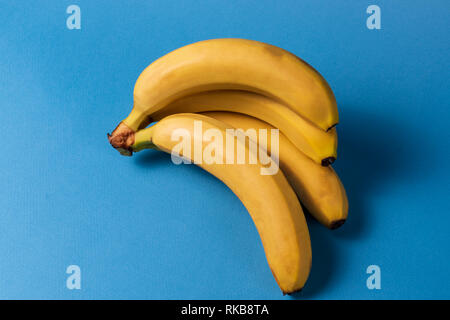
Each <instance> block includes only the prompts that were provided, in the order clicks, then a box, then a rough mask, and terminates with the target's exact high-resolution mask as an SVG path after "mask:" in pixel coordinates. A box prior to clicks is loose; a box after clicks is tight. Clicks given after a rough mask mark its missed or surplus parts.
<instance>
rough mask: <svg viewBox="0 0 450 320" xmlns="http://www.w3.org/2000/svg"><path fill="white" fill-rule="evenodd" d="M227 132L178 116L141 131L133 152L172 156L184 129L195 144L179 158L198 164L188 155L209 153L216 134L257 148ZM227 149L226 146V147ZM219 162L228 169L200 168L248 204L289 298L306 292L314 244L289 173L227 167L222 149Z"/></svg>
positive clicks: (204, 119)
mask: <svg viewBox="0 0 450 320" xmlns="http://www.w3.org/2000/svg"><path fill="white" fill-rule="evenodd" d="M199 122H200V123H201V129H202V131H201V134H200V136H199V134H198V131H196V124H198V123H199ZM227 128H229V126H227V125H225V124H224V123H222V122H220V121H218V120H215V119H212V118H210V117H206V116H203V115H199V114H175V115H172V116H169V117H167V118H164V119H162V120H161V121H159V122H158V123H156V124H155V125H153V126H151V127H149V128H147V129H143V130H140V131H138V132H137V133H136V135H135V142H134V144H133V145H132V149H133V151H140V150H142V149H145V148H157V149H159V150H162V151H165V152H167V153H171V152H172V150H175V148H176V146H177V145H178V144H179V143H180V142H179V139H173V138H174V137H175V136H174V134H176V133H177V132H180V130H182V132H184V133H185V134H186V133H187V135H188V136H189V137H190V138H191V139H190V141H188V144H186V145H185V148H183V149H181V150H179V154H180V155H181V156H182V157H183V158H185V159H190V160H194V161H195V156H192V152H189V151H188V150H194V149H195V148H196V146H198V144H200V146H201V152H205V150H206V149H207V148H208V146H207V145H206V146H204V142H205V140H206V138H205V136H204V135H203V133H204V132H207V131H208V130H209V129H213V130H216V132H219V133H220V135H221V136H222V137H223V139H230V141H234V146H241V147H245V151H246V152H248V153H249V155H250V153H252V152H254V149H253V148H252V147H251V146H252V144H253V146H254V144H255V142H253V141H250V140H249V139H248V138H247V139H245V140H239V139H237V138H236V137H235V136H234V135H232V134H230V133H229V132H227V131H226V129H227ZM178 137H179V136H178ZM215 139H219V138H217V137H216V138H215ZM174 140H176V141H174ZM222 142H223V141H222ZM222 145H223V146H225V142H223V143H222ZM244 145H245V146H244ZM188 146H189V147H188ZM195 152H196V151H194V153H195ZM227 152H228V151H227ZM215 157H218V159H221V160H220V161H222V162H223V163H224V164H220V163H218V162H215V163H211V162H208V163H207V162H206V161H203V162H199V161H197V162H198V163H197V164H198V165H199V166H200V167H201V168H203V169H205V170H206V171H208V172H209V173H211V174H212V175H214V176H216V177H217V178H218V179H220V180H222V181H223V182H224V183H225V184H226V185H227V186H228V187H229V188H230V189H231V190H232V191H233V192H234V193H235V194H236V195H237V196H238V198H239V199H240V200H241V201H242V203H243V204H244V205H245V207H246V208H247V210H248V212H249V213H250V215H251V217H252V219H253V221H254V223H255V225H256V228H257V230H258V232H259V235H260V237H261V241H262V243H263V246H264V250H265V253H266V258H267V261H268V263H269V266H270V268H271V270H272V273H273V275H274V277H275V279H276V281H277V283H278V285H279V287H280V288H281V290H282V291H283V293H291V292H294V291H297V290H300V289H301V288H302V287H303V286H304V284H305V282H306V280H307V278H308V275H309V271H310V267H311V244H310V238H309V232H308V227H307V225H306V221H305V217H304V215H303V212H302V208H301V206H300V203H299V201H298V199H297V197H296V195H295V193H294V191H293V190H292V188H291V186H290V185H289V183H288V181H287V180H286V178H285V177H284V175H283V173H282V172H281V171H280V170H278V171H277V173H276V174H274V175H261V172H260V170H261V167H262V165H261V164H260V163H256V164H237V163H234V164H226V157H225V152H224V151H223V150H221V149H220V148H218V149H217V150H216V153H215ZM216 159H217V158H216Z"/></svg>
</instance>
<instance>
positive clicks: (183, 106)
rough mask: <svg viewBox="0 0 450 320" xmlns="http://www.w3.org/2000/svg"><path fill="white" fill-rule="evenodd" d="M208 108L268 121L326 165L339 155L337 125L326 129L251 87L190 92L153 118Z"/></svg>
mask: <svg viewBox="0 0 450 320" xmlns="http://www.w3.org/2000/svg"><path fill="white" fill-rule="evenodd" d="M206 111H231V112H239V113H243V114H247V115H249V116H252V117H255V118H258V119H261V120H263V121H265V122H268V123H270V124H271V125H273V126H274V127H276V128H278V129H280V131H281V132H283V134H285V135H286V137H287V138H288V139H289V140H290V141H291V142H292V143H293V144H294V145H295V146H296V147H297V148H298V149H299V150H301V151H302V152H303V153H304V154H306V155H307V156H308V157H309V158H311V159H313V160H314V161H315V162H317V163H319V164H322V165H324V166H326V165H329V164H330V163H332V162H333V161H334V160H335V159H336V157H337V134H336V128H332V129H331V130H330V131H328V132H325V131H323V130H321V129H320V128H318V127H316V126H314V125H313V124H311V122H309V121H307V120H305V119H304V118H302V117H301V116H299V115H298V114H296V113H295V112H294V111H292V110H291V109H290V108H288V107H286V106H285V105H283V104H281V103H279V102H276V101H275V100H273V99H270V98H267V97H265V96H263V95H260V94H256V93H251V92H248V91H237V90H218V91H207V92H201V93H197V94H194V95H190V96H187V97H185V98H181V99H178V100H176V101H174V102H172V103H171V104H169V105H168V106H167V107H166V108H163V109H161V110H160V111H159V112H156V113H154V114H153V115H152V119H153V120H154V121H159V120H161V119H162V118H164V117H166V116H168V115H171V114H174V113H183V112H190V113H198V112H206Z"/></svg>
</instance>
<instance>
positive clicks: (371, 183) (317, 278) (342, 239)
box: [290, 106, 432, 299]
mask: <svg viewBox="0 0 450 320" xmlns="http://www.w3.org/2000/svg"><path fill="white" fill-rule="evenodd" d="M371 110H372V111H371V112H368V109H367V108H364V109H361V108H357V107H354V106H349V107H347V108H346V107H341V108H340V110H339V113H340V118H341V123H340V124H339V125H338V127H337V130H338V136H339V147H338V154H339V156H338V159H337V160H336V162H335V164H334V165H333V167H334V168H335V170H336V172H337V173H338V174H339V177H340V178H341V180H342V183H343V184H344V186H345V189H346V192H347V196H348V201H349V214H348V220H347V221H346V223H345V224H344V225H343V226H341V227H340V228H339V229H337V230H332V231H331V230H328V229H326V228H324V227H322V226H321V225H319V224H318V223H317V222H316V221H313V219H312V218H309V217H308V226H309V229H310V234H311V246H312V252H313V260H312V268H311V274H310V277H309V279H308V282H307V283H306V285H305V288H304V289H303V290H302V291H300V292H298V293H294V294H292V295H291V296H290V298H291V299H309V298H314V297H316V296H318V295H321V296H323V294H324V292H326V287H330V286H332V284H333V283H337V282H338V280H339V279H338V275H340V274H343V273H345V272H346V264H347V261H345V257H344V250H342V249H340V248H344V246H345V245H346V242H348V241H358V239H361V238H362V237H370V236H371V235H372V234H373V233H376V232H377V231H376V230H373V228H371V227H370V225H371V222H373V221H375V220H376V219H377V216H376V208H374V207H373V198H374V195H376V194H380V193H383V192H385V189H386V188H389V187H390V186H391V185H392V184H396V183H400V184H405V183H406V184H409V183H417V181H418V180H420V178H421V177H422V176H424V175H426V174H427V172H424V169H425V168H423V166H422V165H421V161H422V158H420V157H418V155H417V154H416V152H415V151H414V150H417V146H418V145H420V149H421V150H420V152H421V153H422V154H430V153H431V152H432V150H431V148H432V146H431V144H430V143H429V142H427V141H426V138H424V137H420V136H421V135H420V132H418V131H417V128H414V126H413V125H412V124H410V123H408V122H407V121H402V122H400V121H398V120H396V119H395V118H394V117H392V116H391V115H388V114H380V113H377V110H376V108H374V109H371ZM305 211H306V210H305Z"/></svg>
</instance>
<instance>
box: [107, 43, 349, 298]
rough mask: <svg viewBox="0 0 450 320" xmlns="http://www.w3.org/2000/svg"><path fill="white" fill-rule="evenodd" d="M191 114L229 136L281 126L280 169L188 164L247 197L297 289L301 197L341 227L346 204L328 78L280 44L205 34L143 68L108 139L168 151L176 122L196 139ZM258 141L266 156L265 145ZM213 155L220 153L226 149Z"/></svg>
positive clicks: (302, 255) (303, 251) (306, 265)
mask: <svg viewBox="0 0 450 320" xmlns="http://www.w3.org/2000/svg"><path fill="white" fill-rule="evenodd" d="M155 121H158V122H157V123H156V124H154V125H152V126H150V127H148V128H147V126H148V125H149V124H150V123H153V122H155ZM196 121H201V122H202V125H203V129H204V130H206V129H211V128H212V129H215V130H218V131H219V132H220V133H222V134H223V136H225V137H227V138H228V135H229V131H228V129H231V128H236V129H237V128H239V129H242V130H248V129H256V130H259V129H266V130H268V131H270V130H271V129H274V128H277V129H279V132H280V134H279V159H278V160H279V165H280V169H281V170H278V171H277V172H276V173H275V174H271V175H262V174H261V171H260V168H261V166H263V164H261V163H260V162H258V163H256V164H250V163H247V164H245V163H244V164H237V163H235V162H234V163H231V164H230V163H225V161H219V162H214V163H210V162H208V163H201V162H199V163H196V162H194V163H196V164H197V165H199V166H200V167H201V168H203V169H204V170H206V171H208V172H210V173H211V174H213V175H214V176H216V177H217V178H218V179H220V180H222V181H223V182H224V183H225V184H226V185H227V186H228V187H229V188H230V189H231V190H232V191H233V192H234V193H235V194H236V195H237V196H238V197H239V199H240V200H241V201H242V203H243V204H244V205H245V207H246V208H247V210H248V211H249V213H250V215H251V217H252V219H253V221H254V223H255V225H256V228H257V229H258V232H259V235H260V237H261V240H262V243H263V246H264V251H265V253H266V257H267V260H268V263H269V266H270V269H271V270H272V273H273V275H274V277H275V280H276V281H277V283H278V285H279V287H280V288H281V290H282V291H283V293H292V292H295V291H298V290H300V289H302V288H303V286H304V284H305V282H306V280H307V278H308V276H309V272H310V268H311V243H310V238H309V232H308V227H307V224H306V220H305V217H304V214H303V211H302V206H301V204H300V201H301V203H302V204H303V206H304V207H305V208H306V209H307V210H308V211H309V212H310V213H311V214H312V215H313V216H314V217H315V218H316V219H317V220H318V221H319V222H320V223H322V224H323V225H325V226H326V227H328V228H330V229H335V228H337V227H339V226H340V225H342V224H343V223H344V222H345V220H346V218H347V212H348V201H347V196H346V193H345V190H344V187H343V185H342V183H341V181H340V180H339V177H338V176H337V174H336V172H335V171H334V170H333V169H332V167H331V166H330V164H331V163H332V162H333V161H334V160H335V159H336V156H337V154H336V150H337V134H336V128H335V125H336V124H337V123H338V111H337V106H336V101H335V98H334V95H333V92H332V91H331V89H330V87H329V85H328V84H327V82H326V81H325V79H324V78H323V77H322V76H321V75H320V74H319V73H318V72H317V71H316V70H315V69H313V68H312V67H311V66H310V65H308V64H307V63H306V62H304V61H303V60H301V59H299V58H298V57H296V56H295V55H293V54H291V53H289V52H287V51H285V50H283V49H281V48H278V47H276V46H272V45H269V44H266V43H262V42H258V41H252V40H244V39H214V40H207V41H201V42H197V43H194V44H191V45H188V46H185V47H182V48H179V49H177V50H175V51H173V52H170V53H169V54H167V55H165V56H163V57H161V58H160V59H158V60H156V61H155V62H153V63H152V64H150V65H149V66H148V67H147V68H146V69H145V70H144V71H143V72H142V73H141V75H140V76H139V78H138V80H137V82H136V85H135V87H134V106H133V109H132V110H131V113H130V114H129V115H128V117H127V118H126V119H125V120H123V121H122V122H120V124H119V125H118V126H117V127H116V129H115V130H114V131H113V132H112V134H108V139H109V142H110V143H111V145H112V146H113V147H114V148H116V149H117V150H118V151H119V152H120V153H121V154H123V155H132V153H133V152H136V151H140V150H142V149H146V148H156V149H159V150H162V151H165V152H168V153H171V150H173V148H174V147H175V145H176V143H177V141H174V139H173V133H174V131H175V130H177V129H183V130H185V131H187V132H189V133H191V136H192V137H194V139H193V141H192V144H193V145H195V144H197V143H198V142H200V145H202V144H201V143H202V142H203V140H202V139H204V137H203V136H200V137H198V135H197V136H196V135H195V132H194V131H195V122H196ZM231 138H232V139H235V137H234V136H233V137H231ZM196 139H197V140H202V141H196ZM260 139H261V137H259V138H256V139H255V140H257V141H253V140H251V139H247V140H244V141H236V144H237V145H239V144H240V145H241V147H243V148H244V149H245V151H246V152H248V154H249V155H251V154H252V153H257V151H258V150H259V151H261V150H260V148H262V145H263V144H262V143H260V142H261V141H258V140H260ZM255 144H256V145H257V149H255V148H252V146H254V145H255ZM264 147H265V148H266V151H267V152H268V153H269V154H272V151H273V150H270V148H271V144H270V143H269V144H264ZM255 150H257V151H255ZM180 155H181V156H182V157H183V158H187V159H188V160H192V158H193V157H192V156H191V154H190V153H180ZM215 156H216V159H217V158H219V159H220V160H222V159H225V154H224V153H223V152H222V153H220V154H216V155H215ZM256 156H257V155H256ZM271 161H273V159H272V160H271ZM299 200H300V201H299Z"/></svg>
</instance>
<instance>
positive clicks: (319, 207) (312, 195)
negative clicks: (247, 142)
mask: <svg viewBox="0 0 450 320" xmlns="http://www.w3.org/2000/svg"><path fill="white" fill-rule="evenodd" d="M203 114H204V115H207V116H208V117H211V118H214V119H217V120H220V121H222V122H224V123H226V124H228V125H230V126H231V127H233V128H236V129H243V130H244V131H245V130H248V129H255V130H260V129H266V130H268V131H269V132H270V130H271V129H273V127H272V126H271V125H269V124H268V123H265V122H263V121H261V120H258V119H256V118H253V117H249V116H245V115H243V114H239V113H233V112H205V113H203ZM271 146H272V143H271V141H270V136H269V138H268V142H267V151H268V152H269V153H270V152H271ZM279 161H280V168H281V170H282V171H283V172H284V174H285V175H286V178H287V179H288V180H289V182H290V184H291V186H292V187H293V188H294V190H295V192H296V193H297V195H298V197H299V198H300V200H301V202H302V203H303V205H304V206H305V207H306V209H308V211H309V212H310V213H311V214H312V215H313V216H314V218H316V219H317V220H318V221H319V222H320V223H322V224H323V225H325V226H326V227H328V228H330V229H335V228H337V227H339V226H341V225H342V224H343V223H344V222H345V220H346V219H347V213H348V200H347V195H346V192H345V189H344V186H343V185H342V183H341V181H340V179H339V177H338V175H337V174H336V172H335V171H334V170H333V168H332V167H331V166H329V167H323V166H320V165H317V164H316V163H314V162H313V161H311V160H310V159H308V157H306V156H305V155H304V154H303V153H302V152H300V151H299V150H298V149H297V148H295V146H294V145H293V144H292V143H291V142H290V141H289V140H288V139H287V138H286V137H285V136H284V135H283V134H282V133H281V132H280V135H279Z"/></svg>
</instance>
